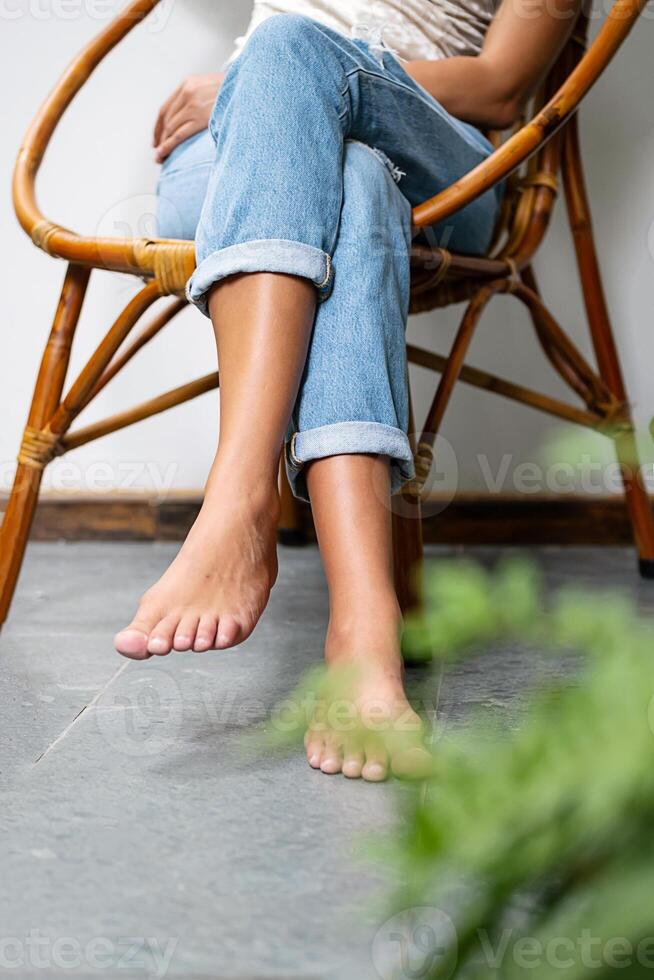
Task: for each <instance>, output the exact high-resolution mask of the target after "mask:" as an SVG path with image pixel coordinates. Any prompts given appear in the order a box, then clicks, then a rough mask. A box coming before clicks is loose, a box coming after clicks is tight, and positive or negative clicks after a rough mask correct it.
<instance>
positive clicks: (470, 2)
mask: <svg viewBox="0 0 654 980" xmlns="http://www.w3.org/2000/svg"><path fill="white" fill-rule="evenodd" d="M498 6H499V0H254V9H253V11H252V18H251V20H250V23H249V25H248V29H247V31H246V33H245V34H244V35H243V37H239V38H237V39H236V50H235V51H234V54H233V55H232V57H231V58H230V61H231V60H233V59H234V58H235V57H236V56H237V55H238V54H239V52H240V50H241V48H242V47H243V45H244V44H245V42H246V40H247V39H248V38H249V36H250V34H251V33H252V32H253V31H254V30H255V28H257V27H258V26H259V24H261V23H262V21H264V20H266V19H267V18H268V17H271V16H272V15H273V14H304V15H305V16H307V17H312V18H313V19H314V20H317V21H320V23H321V24H325V26H327V27H331V28H333V29H334V30H336V31H339V32H340V33H341V34H345V35H346V36H348V37H355V38H364V39H365V40H369V41H371V42H372V43H379V41H383V43H384V44H385V45H386V47H388V48H390V50H391V51H393V52H394V53H395V54H396V55H398V57H400V58H402V59H405V60H406V61H417V60H420V59H425V60H427V59H437V58H449V57H451V56H452V55H475V54H479V52H480V50H481V46H482V43H483V40H484V37H485V35H486V31H487V30H488V27H489V25H490V22H491V20H492V19H493V15H494V13H495V11H496V9H497V7H498Z"/></svg>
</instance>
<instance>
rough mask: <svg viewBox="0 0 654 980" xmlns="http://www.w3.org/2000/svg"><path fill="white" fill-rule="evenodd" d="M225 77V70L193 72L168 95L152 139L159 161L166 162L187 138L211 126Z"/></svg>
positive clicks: (160, 111) (156, 157)
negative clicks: (205, 73)
mask: <svg viewBox="0 0 654 980" xmlns="http://www.w3.org/2000/svg"><path fill="white" fill-rule="evenodd" d="M224 77H225V76H224V75H222V74H218V75H190V76H189V77H188V78H186V79H185V80H184V81H183V82H182V84H181V85H179V86H178V87H177V88H176V89H175V91H174V92H173V94H172V95H171V96H170V98H168V99H166V101H165V102H164V104H163V105H162V107H161V109H160V110H159V115H158V116H157V122H156V124H155V127H154V136H153V139H152V145H153V146H154V148H155V152H154V155H155V159H156V161H157V163H162V162H163V161H164V160H165V159H166V157H167V156H168V154H169V153H171V152H172V151H173V150H174V149H175V147H176V146H179V144H180V143H181V142H183V140H185V139H188V138H189V136H194V135H195V133H199V132H200V131H201V130H203V129H206V128H207V126H208V125H209V119H210V117H211V110H212V109H213V105H214V102H215V101H216V96H217V95H218V91H219V89H220V86H221V85H222V82H223V78H224Z"/></svg>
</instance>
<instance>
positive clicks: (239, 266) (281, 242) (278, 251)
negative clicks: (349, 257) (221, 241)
mask: <svg viewBox="0 0 654 980" xmlns="http://www.w3.org/2000/svg"><path fill="white" fill-rule="evenodd" d="M239 272H282V273H286V274H287V275H289V276H301V277H302V278H303V279H310V280H311V282H313V283H314V285H315V286H316V289H317V290H318V300H319V301H320V300H324V299H327V297H328V296H329V294H330V292H331V288H332V281H333V270H332V263H331V259H330V257H329V255H328V254H327V252H323V251H322V249H320V248H315V246H313V245H306V244H304V243H303V242H291V241H287V240H286V239H283V238H263V239H257V240H255V241H250V242H243V243H242V244H240V245H229V246H227V248H221V249H219V251H217V252H213V253H212V254H211V255H208V256H207V258H206V259H203V260H202V262H200V264H199V265H198V267H197V268H196V270H195V272H194V273H193V275H192V276H191V278H190V279H189V281H188V283H187V284H186V298H187V299H188V300H189V302H190V303H193V304H194V305H195V306H197V307H198V309H200V310H202V312H203V313H204V314H205V316H209V310H208V306H207V300H208V295H209V290H210V289H211V287H212V286H213V285H214V284H215V283H217V282H219V281H220V280H221V279H225V277H226V276H234V275H236V274H237V273H239Z"/></svg>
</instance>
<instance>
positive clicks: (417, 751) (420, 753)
mask: <svg viewBox="0 0 654 980" xmlns="http://www.w3.org/2000/svg"><path fill="white" fill-rule="evenodd" d="M391 766H392V769H393V775H394V776H397V777H398V778H399V779H427V778H428V776H430V775H431V774H432V773H433V771H434V757H433V756H432V754H431V752H429V750H428V749H426V748H425V746H424V745H412V746H410V747H407V748H405V749H401V750H400V751H399V752H396V753H395V754H394V755H393V757H392V760H391Z"/></svg>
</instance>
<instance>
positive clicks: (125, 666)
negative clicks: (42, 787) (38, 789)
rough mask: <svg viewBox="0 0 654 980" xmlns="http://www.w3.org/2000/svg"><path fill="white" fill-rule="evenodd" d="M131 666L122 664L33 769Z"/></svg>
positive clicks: (81, 709)
mask: <svg viewBox="0 0 654 980" xmlns="http://www.w3.org/2000/svg"><path fill="white" fill-rule="evenodd" d="M129 664H130V662H129V660H127V661H125V663H124V664H121V666H120V667H119V668H118V670H117V671H116V672H115V673H114V674H112V675H111V677H110V678H109V680H108V681H107V683H106V684H105V685H104V686H103V687H101V688H100V690H99V691H98V692H97V694H96V695H95V697H94V698H92V700H91V701H89V703H88V704H85V705H84V707H83V708H80V710H79V711H78V712H77V714H76V715H75V717H74V718H73V720H72V721H71V722H70V723H69V724H68V725H66V727H65V728H64V730H63V731H62V732H60V733H59V735H57V737H56V738H55V740H54V741H53V742H51V743H50V745H48V747H47V748H46V749H44V750H43V752H41V755H39V756H37V758H36V759H35V760H34V762H33V763H32V768H34V766H36V765H38V763H39V762H41V761H42V760H43V759H45V757H46V755H48V754H49V753H50V752H52V750H53V749H54V747H55V746H56V745H58V744H59V742H61V741H63V739H64V738H66V735H68V733H69V732H70V731H71V730H72V728H74V726H75V725H76V724H77V722H78V721H79V720H80V718H81V717H82V715H83V714H84V712H85V711H87V710H88V709H89V708H92V707H93V706H94V705H95V704H96V703H97V702H98V701H99V699H100V698H101V697H102V695H103V694H104V692H105V691H106V690H107V688H109V687H111V685H112V684H113V682H114V681H115V680H116V679H117V678H118V677H120V675H121V674H122V673H123V671H124V670H127V668H128V667H129Z"/></svg>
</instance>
